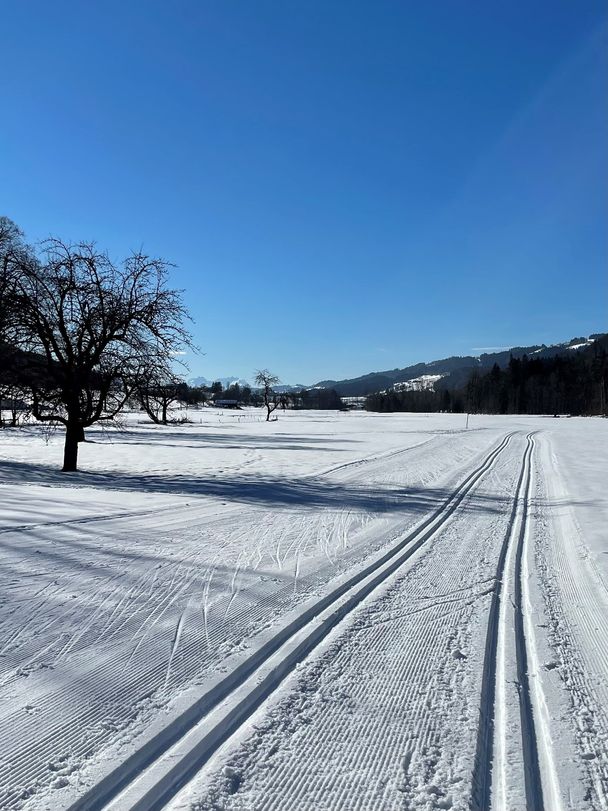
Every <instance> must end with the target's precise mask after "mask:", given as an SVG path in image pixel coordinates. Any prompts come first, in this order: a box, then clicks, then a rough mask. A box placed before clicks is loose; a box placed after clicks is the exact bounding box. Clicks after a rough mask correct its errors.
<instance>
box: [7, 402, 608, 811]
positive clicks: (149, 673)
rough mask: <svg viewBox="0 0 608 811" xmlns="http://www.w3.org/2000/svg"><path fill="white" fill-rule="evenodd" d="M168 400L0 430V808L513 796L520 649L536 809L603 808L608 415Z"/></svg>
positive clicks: (443, 802)
mask: <svg viewBox="0 0 608 811" xmlns="http://www.w3.org/2000/svg"><path fill="white" fill-rule="evenodd" d="M182 416H187V417H188V418H189V420H190V422H189V423H184V424H180V425H170V426H166V427H164V426H153V425H151V424H149V423H146V422H145V421H144V420H143V418H142V416H141V415H140V414H131V415H127V417H126V419H125V423H124V426H123V428H122V430H120V431H118V430H107V429H104V430H101V429H93V430H91V431H90V432H88V438H89V439H90V440H91V441H90V442H87V443H85V444H84V445H82V446H81V452H80V465H81V469H82V472H80V473H77V474H69V475H66V474H61V473H60V472H58V468H59V467H60V462H61V437H60V436H59V435H55V436H51V437H47V436H45V434H44V432H43V431H42V430H41V429H40V428H39V427H38V426H28V427H25V428H23V429H20V430H5V431H2V432H0V494H1V495H0V499H1V501H0V515H1V520H0V554H1V556H2V567H1V568H0V630H1V631H2V634H1V636H0V665H1V671H0V751H2V758H1V759H0V807H2V808H5V807H6V808H11V809H13V808H14V809H24V811H32V809H36V811H37V810H38V809H49V810H50V809H57V810H58V811H61V809H66V808H69V807H75V806H73V804H74V803H75V802H77V801H78V800H79V799H82V798H85V797H88V798H89V800H90V799H91V798H94V799H95V802H98V803H100V805H99V807H106V806H107V807H108V808H114V809H116V810H118V809H121V811H122V810H123V809H126V808H131V807H135V799H134V798H136V797H142V796H144V795H145V792H146V791H149V792H152V794H151V795H150V796H154V797H157V798H160V797H162V798H163V803H164V802H165V799H164V798H165V794H164V793H163V792H166V803H167V806H168V807H171V808H173V809H189V810H190V809H210V808H234V809H236V808H241V809H245V808H247V809H249V808H276V809H286V808H289V809H292V808H293V809H300V808H302V809H307V808H310V809H313V808H314V809H316V808H331V809H342V808H355V807H357V808H383V809H384V808H386V809H388V808H396V807H404V808H416V809H418V808H420V809H426V808H428V809H431V808H462V809H464V808H469V806H470V804H471V803H472V806H473V807H479V808H481V807H483V806H482V805H481V804H480V801H478V799H476V798H480V797H482V796H485V795H484V791H486V789H484V788H483V783H484V780H485V781H489V783H488V788H487V796H489V797H491V798H492V807H493V808H495V809H496V808H499V807H501V806H500V805H498V804H497V802H498V800H497V798H498V797H501V796H502V798H503V800H502V801H501V802H503V807H505V804H506V807H509V808H514V809H516V808H525V804H526V799H527V793H526V792H528V791H529V789H528V787H527V785H526V781H525V780H524V771H525V770H526V769H527V768H528V766H529V760H526V758H529V756H528V755H526V753H525V751H524V749H522V746H521V726H520V724H521V719H522V718H523V716H521V714H520V694H519V693H518V690H517V688H516V683H517V682H518V679H519V680H520V681H521V673H518V665H517V656H516V650H517V646H518V645H519V646H520V650H522V647H521V646H522V645H523V650H524V652H525V654H526V655H527V660H528V666H527V671H526V672H527V673H528V674H529V676H528V682H529V686H528V688H527V690H526V694H527V695H528V698H529V701H530V706H531V708H532V714H531V718H532V726H533V732H532V733H531V735H530V736H529V737H530V738H531V739H532V740H533V742H534V743H535V744H536V748H537V751H538V760H539V764H540V780H541V788H540V791H541V792H542V794H543V798H544V803H545V808H552V809H553V808H555V809H558V808H559V805H560V803H561V804H562V806H563V807H564V808H580V809H583V808H597V809H600V808H606V807H608V748H607V742H608V716H607V710H606V708H608V688H607V687H606V685H607V683H608V623H607V622H606V617H607V614H608V590H607V586H606V584H608V555H607V554H606V553H607V552H608V548H607V545H606V536H605V527H606V525H607V519H608V498H607V496H606V494H605V492H604V491H605V481H606V473H607V472H608V458H607V454H608V421H606V420H601V419H582V418H581V419H553V418H544V417H484V416H472V417H471V418H470V421H469V429H468V430H466V429H465V417H464V415H448V414H440V415H423V414H420V415H412V414H394V415H380V414H369V413H364V412H349V413H342V412H341V413H333V412H279V414H278V417H279V418H278V420H277V421H275V422H266V421H265V420H264V418H263V415H262V412H261V411H260V410H254V409H247V410H244V411H242V412H231V413H227V412H222V411H215V410H214V409H203V410H200V411H196V410H193V411H191V412H190V413H189V414H187V415H186V414H182ZM530 434H531V435H532V436H531V438H530V439H529V440H528V439H527V436H528V435H530ZM527 448H529V450H526V449H527ZM526 459H528V460H529V461H526ZM501 550H504V551H501ZM518 550H519V551H518ZM501 555H502V556H503V559H504V567H505V574H504V577H503V576H499V577H497V566H500V563H499V561H500V560H501ZM518 583H519V584H521V587H520V589H519V593H520V597H518ZM518 600H520V602H521V611H520V614H521V616H520V620H518V619H517V616H518V615H517V611H516V607H517V605H518ZM494 604H495V605H496V609H493V608H492V606H493V605H494ZM493 612H494V613H495V615H496V618H497V627H496V632H495V633H492V634H490V632H489V628H490V626H489V625H488V622H489V618H491V616H492V615H493ZM518 622H519V623H520V624H521V626H522V628H523V631H521V632H520V631H518V630H517V629H518ZM490 625H491V620H490ZM496 662H497V663H498V664H497V665H496ZM493 672H495V673H496V676H495V678H494V679H492V678H491V674H492V673H493ZM212 696H217V698H215V699H212ZM221 696H223V698H222V699H221V701H220V703H214V702H217V701H218V700H219V698H220V697H221ZM497 701H498V703H497ZM480 707H481V708H484V707H485V708H486V710H487V711H488V712H489V714H490V718H487V717H482V718H481V719H480ZM227 719H231V720H230V721H228V720H227ZM230 724H232V726H231V727H230ZM229 729H231V730H232V732H231V734H230V735H229V737H228V739H227V740H226V741H225V742H223V737H225V736H226V735H227V734H228V730H229ZM214 730H219V731H221V734H220V732H218V733H217V734H216V732H214ZM218 735H219V737H218ZM203 749H204V751H205V753H206V754H205V757H204V758H203V757H202V754H201V753H202V752H203ZM197 752H198V756H197V757H198V758H199V761H197V760H196V758H195V755H196V753H197ZM501 753H503V754H501ZM192 758H195V759H194V760H193V761H192V762H193V763H194V765H193V766H191V767H188V763H190V762H191V760H189V759H192ZM493 763H495V764H496V765H495V766H494V767H493V766H492V764H493ZM182 764H183V768H182ZM119 768H121V769H123V771H124V772H125V773H127V772H128V771H129V769H130V770H131V772H129V777H128V780H127V785H126V787H125V791H124V793H123V794H119V795H118V796H116V797H114V794H115V791H114V789H113V788H112V790H111V791H109V794H108V795H107V797H105V798H104V797H102V794H101V788H100V786H103V785H105V786H111V787H112V786H114V783H115V775H116V774H117V769H119ZM176 768H177V769H179V768H181V769H182V771H181V772H180V774H183V779H182V778H180V782H181V783H182V784H183V783H184V782H186V785H185V786H184V787H183V788H182V790H181V791H180V792H179V793H178V794H177V795H176V796H174V797H173V796H172V795H173V794H174V790H173V788H171V786H172V783H171V779H170V777H169V775H170V774H171V773H175V769H176ZM188 768H189V769H190V771H188ZM104 779H105V780H106V782H105V783H101V781H102V780H104ZM113 781H114V782H113ZM188 781H189V782H188ZM500 792H502V794H501V793H500ZM89 800H87V802H88V801H89ZM475 802H477V803H478V804H477V806H475ZM142 807H144V806H142Z"/></svg>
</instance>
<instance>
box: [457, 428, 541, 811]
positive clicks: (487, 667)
mask: <svg viewBox="0 0 608 811" xmlns="http://www.w3.org/2000/svg"><path fill="white" fill-rule="evenodd" d="M533 434H534V432H532V433H530V434H528V435H527V437H526V439H527V445H526V449H525V451H524V457H523V461H522V467H521V471H520V474H519V480H518V482H517V488H516V495H515V499H514V501H513V507H512V510H511V516H510V519H509V531H508V532H507V534H506V536H505V539H504V541H503V544H502V547H501V550H500V555H499V558H498V565H497V567H496V577H495V586H494V589H493V592H492V602H491V605H490V613H489V617H488V630H487V634H486V646H485V655H484V663H483V674H482V686H481V701H480V708H479V725H478V730H477V744H476V751H475V761H474V768H473V783H472V784H473V791H472V796H471V802H470V808H471V809H472V811H488V809H489V808H491V806H492V777H493V775H492V771H493V754H494V739H495V724H494V721H495V699H496V661H497V649H498V634H499V618H500V605H501V600H502V599H503V596H504V595H502V586H503V581H504V574H505V560H506V557H507V551H508V549H509V546H510V545H511V543H516V555H515V573H514V582H515V588H514V610H515V625H514V631H515V647H516V655H517V678H518V686H519V690H518V692H519V703H520V718H521V733H522V753H523V760H524V774H525V791H526V808H528V809H529V811H542V810H543V808H544V804H543V794H542V782H541V777H540V768H539V761H538V746H537V742H536V733H535V729H534V715H533V711H532V700H531V697H530V684H529V679H528V662H527V658H528V657H527V650H526V639H525V634H524V615H523V601H522V585H521V577H522V554H523V546H524V537H525V534H526V527H527V523H528V514H529V503H530V486H531V466H532V452H533V450H534V439H533ZM520 504H521V505H522V516H521V521H520V526H519V532H518V534H517V538H514V535H513V530H514V528H515V524H516V520H517V513H518V508H519V505H520Z"/></svg>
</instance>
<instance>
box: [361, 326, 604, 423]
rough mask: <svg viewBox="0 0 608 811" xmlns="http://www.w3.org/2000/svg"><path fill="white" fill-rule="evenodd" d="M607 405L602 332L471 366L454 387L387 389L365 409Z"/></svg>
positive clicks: (575, 409)
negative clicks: (563, 351) (567, 345)
mask: <svg viewBox="0 0 608 811" xmlns="http://www.w3.org/2000/svg"><path fill="white" fill-rule="evenodd" d="M607 404H608V337H606V336H603V337H600V338H598V339H597V340H596V341H595V342H594V343H593V344H591V346H589V347H586V348H585V349H581V350H579V351H575V350H572V354H571V355H556V356H555V357H552V358H542V359H541V358H539V359H536V358H529V357H527V356H525V355H524V356H523V357H522V358H514V357H511V358H510V360H509V362H508V364H507V366H506V367H505V368H502V369H501V368H500V367H499V366H498V364H494V366H493V368H492V369H491V370H490V371H489V372H487V373H485V374H482V373H480V372H478V371H474V372H473V373H472V374H471V375H470V377H469V380H468V382H467V383H466V384H465V385H464V386H461V387H458V388H453V389H450V388H447V387H445V388H437V389H435V390H428V391H403V392H395V391H387V392H382V393H379V394H373V395H370V396H369V397H368V398H367V399H366V409H367V410H368V411H380V412H389V411H412V412H422V411H425V412H438V411H447V412H463V411H467V412H471V413H486V414H572V415H594V414H595V415H597V414H602V415H605V414H606V410H607Z"/></svg>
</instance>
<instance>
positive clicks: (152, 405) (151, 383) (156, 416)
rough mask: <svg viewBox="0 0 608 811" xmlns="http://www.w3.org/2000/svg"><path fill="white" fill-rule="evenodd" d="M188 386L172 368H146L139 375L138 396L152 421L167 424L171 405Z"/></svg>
mask: <svg viewBox="0 0 608 811" xmlns="http://www.w3.org/2000/svg"><path fill="white" fill-rule="evenodd" d="M186 388H187V387H186V385H185V384H184V383H183V382H182V381H180V380H179V378H178V377H176V376H175V375H174V374H172V373H171V371H170V370H158V369H152V370H150V369H145V370H144V371H143V372H142V373H141V374H140V376H139V382H138V384H137V397H138V399H139V402H140V403H141V405H142V408H143V409H144V411H145V412H146V414H147V415H148V416H149V417H150V419H151V420H152V422H155V423H157V424H158V425H166V424H167V422H168V411H169V408H170V406H172V405H173V403H175V402H177V401H178V400H179V399H180V398H181V397H182V396H183V395H184V393H185V389H186Z"/></svg>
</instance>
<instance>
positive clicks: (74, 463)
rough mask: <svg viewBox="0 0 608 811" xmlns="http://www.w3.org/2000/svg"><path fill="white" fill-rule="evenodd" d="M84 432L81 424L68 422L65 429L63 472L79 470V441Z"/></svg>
mask: <svg viewBox="0 0 608 811" xmlns="http://www.w3.org/2000/svg"><path fill="white" fill-rule="evenodd" d="M82 433H83V429H82V426H81V425H78V424H75V425H74V424H68V425H67V426H66V429H65V445H64V447H63V472H64V473H73V472H74V471H76V470H78V442H79V441H80V437H81V435H82Z"/></svg>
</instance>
